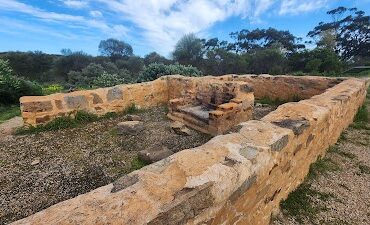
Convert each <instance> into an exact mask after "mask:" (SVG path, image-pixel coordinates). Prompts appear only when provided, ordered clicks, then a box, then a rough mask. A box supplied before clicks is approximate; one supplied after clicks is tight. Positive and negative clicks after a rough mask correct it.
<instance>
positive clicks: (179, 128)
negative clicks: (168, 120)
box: [171, 121, 191, 136]
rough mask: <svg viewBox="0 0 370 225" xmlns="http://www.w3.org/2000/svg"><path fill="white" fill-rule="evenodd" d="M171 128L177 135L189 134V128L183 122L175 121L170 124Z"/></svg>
mask: <svg viewBox="0 0 370 225" xmlns="http://www.w3.org/2000/svg"><path fill="white" fill-rule="evenodd" d="M171 128H172V130H173V131H175V133H176V134H178V135H184V136H190V135H191V130H190V129H188V128H187V127H186V126H185V125H184V124H183V123H181V122H179V121H175V122H173V123H172V124H171Z"/></svg>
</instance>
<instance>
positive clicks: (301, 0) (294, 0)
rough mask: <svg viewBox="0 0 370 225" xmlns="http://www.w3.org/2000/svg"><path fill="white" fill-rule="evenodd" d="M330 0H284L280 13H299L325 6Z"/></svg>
mask: <svg viewBox="0 0 370 225" xmlns="http://www.w3.org/2000/svg"><path fill="white" fill-rule="evenodd" d="M327 3H328V0H282V3H281V7H280V11H279V15H286V14H294V15H295V14H299V13H304V12H309V11H313V10H316V9H320V8H322V7H324V6H325V5H326V4H327Z"/></svg>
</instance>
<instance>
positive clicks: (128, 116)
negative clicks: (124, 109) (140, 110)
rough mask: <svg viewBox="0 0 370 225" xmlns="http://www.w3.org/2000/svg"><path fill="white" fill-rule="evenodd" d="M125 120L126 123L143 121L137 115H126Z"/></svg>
mask: <svg viewBox="0 0 370 225" xmlns="http://www.w3.org/2000/svg"><path fill="white" fill-rule="evenodd" d="M125 120H127V121H142V120H143V119H142V118H141V116H139V115H131V114H128V115H126V116H125Z"/></svg>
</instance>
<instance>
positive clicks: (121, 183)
mask: <svg viewBox="0 0 370 225" xmlns="http://www.w3.org/2000/svg"><path fill="white" fill-rule="evenodd" d="M138 181H139V176H138V175H137V174H134V175H125V176H123V177H120V178H118V179H117V180H116V181H115V182H113V188H112V190H111V193H115V192H118V191H121V190H123V189H125V188H127V187H130V186H132V185H134V184H136V183H137V182H138Z"/></svg>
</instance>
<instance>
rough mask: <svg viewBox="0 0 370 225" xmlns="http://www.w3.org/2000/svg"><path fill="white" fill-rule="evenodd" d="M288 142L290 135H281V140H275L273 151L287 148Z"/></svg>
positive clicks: (272, 146)
mask: <svg viewBox="0 0 370 225" xmlns="http://www.w3.org/2000/svg"><path fill="white" fill-rule="evenodd" d="M288 142H289V136H288V135H284V136H283V137H281V138H280V139H279V140H277V141H275V142H274V143H273V144H272V145H271V150H272V151H281V150H282V149H283V148H285V146H287V144H288Z"/></svg>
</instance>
